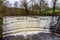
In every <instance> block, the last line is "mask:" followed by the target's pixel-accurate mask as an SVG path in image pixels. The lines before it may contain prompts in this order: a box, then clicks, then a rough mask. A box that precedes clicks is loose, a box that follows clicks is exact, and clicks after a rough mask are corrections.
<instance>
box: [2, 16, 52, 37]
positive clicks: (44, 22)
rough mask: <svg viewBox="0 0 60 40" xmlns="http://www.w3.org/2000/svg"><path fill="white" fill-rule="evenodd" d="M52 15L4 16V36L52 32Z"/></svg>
mask: <svg viewBox="0 0 60 40" xmlns="http://www.w3.org/2000/svg"><path fill="white" fill-rule="evenodd" d="M51 18H52V17H50V16H49V17H48V16H46V17H45V16H43V17H42V16H32V17H30V16H20V17H19V16H16V17H15V16H12V17H11V16H10V17H4V18H3V37H5V36H11V35H24V36H26V35H30V34H37V33H50V30H49V25H50V22H51Z"/></svg>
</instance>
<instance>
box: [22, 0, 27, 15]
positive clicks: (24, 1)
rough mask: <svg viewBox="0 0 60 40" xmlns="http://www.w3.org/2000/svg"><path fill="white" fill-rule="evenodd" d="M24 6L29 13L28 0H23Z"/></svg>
mask: <svg viewBox="0 0 60 40" xmlns="http://www.w3.org/2000/svg"><path fill="white" fill-rule="evenodd" d="M22 7H23V9H24V10H25V12H26V14H28V2H27V0H23V1H22Z"/></svg>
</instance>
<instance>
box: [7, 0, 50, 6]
mask: <svg viewBox="0 0 60 40" xmlns="http://www.w3.org/2000/svg"><path fill="white" fill-rule="evenodd" d="M6 1H9V2H10V4H12V5H13V4H14V2H15V1H17V2H18V3H21V1H22V0H6ZM28 1H29V0H28ZM47 1H48V3H49V7H50V6H51V0H47ZM36 2H37V1H36Z"/></svg>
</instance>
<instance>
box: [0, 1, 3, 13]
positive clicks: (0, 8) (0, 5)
mask: <svg viewBox="0 0 60 40" xmlns="http://www.w3.org/2000/svg"><path fill="white" fill-rule="evenodd" d="M2 3H3V1H2V0H0V12H1V10H2Z"/></svg>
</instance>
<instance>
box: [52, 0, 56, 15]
mask: <svg viewBox="0 0 60 40" xmlns="http://www.w3.org/2000/svg"><path fill="white" fill-rule="evenodd" d="M52 2H53V14H54V13H55V9H56V8H55V6H56V2H57V0H52Z"/></svg>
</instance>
